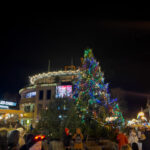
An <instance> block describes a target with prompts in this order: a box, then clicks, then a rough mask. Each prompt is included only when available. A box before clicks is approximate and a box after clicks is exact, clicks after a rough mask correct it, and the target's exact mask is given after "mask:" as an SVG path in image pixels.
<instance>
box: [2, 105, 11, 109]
mask: <svg viewBox="0 0 150 150" xmlns="http://www.w3.org/2000/svg"><path fill="white" fill-rule="evenodd" d="M0 108H2V109H9V107H8V106H4V105H0Z"/></svg>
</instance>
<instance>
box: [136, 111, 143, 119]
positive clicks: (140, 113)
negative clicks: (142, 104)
mask: <svg viewBox="0 0 150 150" xmlns="http://www.w3.org/2000/svg"><path fill="white" fill-rule="evenodd" d="M141 117H144V112H142V111H141V112H139V113H138V115H137V118H138V119H139V118H141Z"/></svg>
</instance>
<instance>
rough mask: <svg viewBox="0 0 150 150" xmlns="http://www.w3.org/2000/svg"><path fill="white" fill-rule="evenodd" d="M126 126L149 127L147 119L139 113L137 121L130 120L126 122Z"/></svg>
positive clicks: (142, 113)
mask: <svg viewBox="0 0 150 150" xmlns="http://www.w3.org/2000/svg"><path fill="white" fill-rule="evenodd" d="M127 126H141V127H150V126H149V124H148V122H147V118H146V117H145V114H144V112H142V111H141V112H139V113H138V115H137V119H132V120H129V121H128V124H127Z"/></svg>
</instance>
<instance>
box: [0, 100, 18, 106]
mask: <svg viewBox="0 0 150 150" xmlns="http://www.w3.org/2000/svg"><path fill="white" fill-rule="evenodd" d="M0 105H6V106H16V103H15V102H11V101H4V100H0Z"/></svg>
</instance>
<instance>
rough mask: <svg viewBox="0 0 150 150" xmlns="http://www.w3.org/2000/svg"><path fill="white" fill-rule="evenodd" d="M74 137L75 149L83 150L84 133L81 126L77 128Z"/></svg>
mask: <svg viewBox="0 0 150 150" xmlns="http://www.w3.org/2000/svg"><path fill="white" fill-rule="evenodd" d="M73 139H74V149H75V150H83V142H82V140H83V135H82V133H81V130H80V128H77V129H76V133H75V135H74V136H73Z"/></svg>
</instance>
